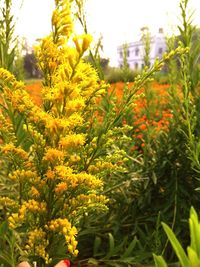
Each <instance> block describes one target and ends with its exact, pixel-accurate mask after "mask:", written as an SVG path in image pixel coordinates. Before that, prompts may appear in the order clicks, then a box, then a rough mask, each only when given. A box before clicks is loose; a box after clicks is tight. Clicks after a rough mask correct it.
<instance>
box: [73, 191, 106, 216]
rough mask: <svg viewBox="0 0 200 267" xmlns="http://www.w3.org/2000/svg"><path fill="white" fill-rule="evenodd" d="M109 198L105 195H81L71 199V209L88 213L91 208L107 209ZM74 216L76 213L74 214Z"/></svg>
mask: <svg viewBox="0 0 200 267" xmlns="http://www.w3.org/2000/svg"><path fill="white" fill-rule="evenodd" d="M108 201H109V200H108V198H106V196H104V195H96V194H88V195H85V194H80V195H78V196H77V197H74V198H71V199H70V201H69V204H70V206H71V209H72V210H74V211H75V213H76V211H78V212H83V211H84V212H87V210H88V209H89V208H93V209H95V207H98V208H100V207H101V208H102V209H104V210H105V209H106V206H105V205H106V204H107V203H108ZM73 214H74V213H73Z"/></svg>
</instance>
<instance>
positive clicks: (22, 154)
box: [1, 143, 28, 161]
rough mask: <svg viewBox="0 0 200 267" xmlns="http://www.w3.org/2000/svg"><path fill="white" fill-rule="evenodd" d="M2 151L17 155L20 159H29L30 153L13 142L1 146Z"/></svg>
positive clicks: (6, 153)
mask: <svg viewBox="0 0 200 267" xmlns="http://www.w3.org/2000/svg"><path fill="white" fill-rule="evenodd" d="M1 151H2V152H3V153H4V154H5V155H8V156H9V155H10V154H12V155H15V156H17V157H18V158H19V159H21V160H24V161H26V160H28V153H27V152H26V151H25V150H24V149H22V148H20V147H16V146H15V145H14V144H13V143H9V144H5V145H3V146H2V147H1Z"/></svg>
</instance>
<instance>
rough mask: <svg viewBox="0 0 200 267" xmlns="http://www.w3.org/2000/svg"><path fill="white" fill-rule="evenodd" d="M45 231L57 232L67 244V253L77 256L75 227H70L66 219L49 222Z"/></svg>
mask: <svg viewBox="0 0 200 267" xmlns="http://www.w3.org/2000/svg"><path fill="white" fill-rule="evenodd" d="M46 229H48V230H50V231H54V232H58V233H59V234H61V235H63V236H64V238H65V241H66V243H67V248H68V252H69V253H70V254H71V255H72V256H74V257H76V256H77V255H78V250H77V248H76V247H77V244H78V242H77V241H76V235H77V233H78V231H77V229H76V227H75V226H72V225H71V223H70V222H69V221H68V220H67V219H62V218H58V219H55V220H52V221H50V222H49V224H48V225H46Z"/></svg>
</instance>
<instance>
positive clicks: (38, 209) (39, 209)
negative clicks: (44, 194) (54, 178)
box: [19, 199, 46, 221]
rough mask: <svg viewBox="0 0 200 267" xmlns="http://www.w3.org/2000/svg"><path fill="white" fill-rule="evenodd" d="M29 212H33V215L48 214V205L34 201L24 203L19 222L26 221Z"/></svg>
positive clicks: (20, 209) (20, 210)
mask: <svg viewBox="0 0 200 267" xmlns="http://www.w3.org/2000/svg"><path fill="white" fill-rule="evenodd" d="M27 212H31V213H33V214H37V213H39V214H40V213H45V212H46V203H45V202H38V201H36V200H34V199H30V200H28V201H27V202H24V203H23V204H22V205H21V207H20V208H19V220H21V221H22V220H24V219H25V215H26V213H27Z"/></svg>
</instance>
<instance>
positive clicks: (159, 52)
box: [158, 47, 163, 55]
mask: <svg viewBox="0 0 200 267" xmlns="http://www.w3.org/2000/svg"><path fill="white" fill-rule="evenodd" d="M162 53H163V48H162V47H159V48H158V54H159V55H162Z"/></svg>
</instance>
